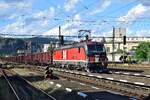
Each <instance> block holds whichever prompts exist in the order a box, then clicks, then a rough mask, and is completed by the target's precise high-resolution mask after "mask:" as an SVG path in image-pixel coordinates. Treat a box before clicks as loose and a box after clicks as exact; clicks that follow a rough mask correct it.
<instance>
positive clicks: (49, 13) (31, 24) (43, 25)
mask: <svg viewBox="0 0 150 100" xmlns="http://www.w3.org/2000/svg"><path fill="white" fill-rule="evenodd" d="M54 15H55V9H54V8H53V7H50V8H49V9H47V10H43V11H39V12H35V13H30V15H28V14H27V15H25V16H18V15H15V14H14V15H12V16H10V18H9V19H14V17H15V18H16V17H17V19H16V21H15V22H13V23H11V24H8V25H6V26H3V27H1V28H0V29H1V30H2V32H4V33H14V34H41V33H43V31H45V30H46V29H47V27H48V26H49V21H50V19H51V18H52V17H53V16H54Z"/></svg>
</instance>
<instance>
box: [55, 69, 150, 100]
mask: <svg viewBox="0 0 150 100" xmlns="http://www.w3.org/2000/svg"><path fill="white" fill-rule="evenodd" d="M53 70H54V71H55V74H57V75H60V76H61V77H64V78H68V79H72V80H77V81H81V82H83V83H88V84H93V85H95V86H97V87H106V88H108V89H111V90H115V91H118V92H121V93H123V94H125V95H128V96H135V97H137V98H140V99H141V98H144V97H146V96H148V95H149V93H150V85H149V84H143V83H141V82H132V81H128V80H125V79H115V78H112V77H103V76H102V75H101V74H99V75H98V74H91V73H84V72H78V71H69V70H63V69H56V68H53ZM109 76H110V75H109Z"/></svg>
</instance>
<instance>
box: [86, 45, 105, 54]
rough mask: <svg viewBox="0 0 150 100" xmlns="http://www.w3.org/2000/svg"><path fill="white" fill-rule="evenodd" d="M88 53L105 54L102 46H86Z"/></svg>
mask: <svg viewBox="0 0 150 100" xmlns="http://www.w3.org/2000/svg"><path fill="white" fill-rule="evenodd" d="M88 52H94V53H99V52H105V48H104V46H103V45H88Z"/></svg>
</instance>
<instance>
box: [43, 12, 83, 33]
mask: <svg viewBox="0 0 150 100" xmlns="http://www.w3.org/2000/svg"><path fill="white" fill-rule="evenodd" d="M79 20H81V16H80V14H76V15H75V16H74V17H73V19H72V21H70V22H67V23H66V24H63V25H62V26H61V30H62V35H75V34H76V35H77V33H78V29H77V28H78V27H80V26H79V24H81V23H82V22H80V21H79ZM73 27H74V28H73ZM58 32H59V30H58V26H56V27H54V28H52V29H50V30H48V31H46V32H44V33H43V35H54V34H55V35H58V34H59V33H58Z"/></svg>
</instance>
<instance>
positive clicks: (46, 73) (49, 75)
mask: <svg viewBox="0 0 150 100" xmlns="http://www.w3.org/2000/svg"><path fill="white" fill-rule="evenodd" d="M45 70H46V71H45V78H50V79H52V78H53V71H52V70H51V69H49V67H46V69H45Z"/></svg>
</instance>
